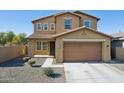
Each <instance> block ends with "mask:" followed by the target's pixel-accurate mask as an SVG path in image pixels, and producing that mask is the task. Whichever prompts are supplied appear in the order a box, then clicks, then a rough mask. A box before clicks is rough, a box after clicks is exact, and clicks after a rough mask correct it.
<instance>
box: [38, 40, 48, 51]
mask: <svg viewBox="0 0 124 93" xmlns="http://www.w3.org/2000/svg"><path fill="white" fill-rule="evenodd" d="M38 42H40V43H41V45H40V50H41V51H43V50H44V48H43V47H44V45H43V43H47V49H46V50H48V47H49V45H48V42H42V41H37V42H36V50H38ZM40 50H38V51H40Z"/></svg>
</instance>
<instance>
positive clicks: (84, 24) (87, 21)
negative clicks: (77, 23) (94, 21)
mask: <svg viewBox="0 0 124 93" xmlns="http://www.w3.org/2000/svg"><path fill="white" fill-rule="evenodd" d="M83 26H84V27H91V21H90V20H83Z"/></svg>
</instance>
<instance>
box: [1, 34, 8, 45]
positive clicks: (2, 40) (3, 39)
mask: <svg viewBox="0 0 124 93" xmlns="http://www.w3.org/2000/svg"><path fill="white" fill-rule="evenodd" d="M6 42H7V39H6V33H4V32H0V44H1V45H3V46H4V45H5V44H6Z"/></svg>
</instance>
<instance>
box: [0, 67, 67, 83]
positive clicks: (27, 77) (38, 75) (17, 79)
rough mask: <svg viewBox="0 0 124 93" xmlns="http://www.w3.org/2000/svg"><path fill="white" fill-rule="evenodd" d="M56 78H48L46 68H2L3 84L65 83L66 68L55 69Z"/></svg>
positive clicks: (0, 70)
mask: <svg viewBox="0 0 124 93" xmlns="http://www.w3.org/2000/svg"><path fill="white" fill-rule="evenodd" d="M53 70H54V72H55V75H56V76H55V77H53V78H51V77H47V76H46V75H45V74H44V68H41V67H40V68H32V67H12V68H10V67H8V68H0V82H1V83H64V82H66V81H65V73H64V68H53Z"/></svg>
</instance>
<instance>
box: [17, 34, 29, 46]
mask: <svg viewBox="0 0 124 93" xmlns="http://www.w3.org/2000/svg"><path fill="white" fill-rule="evenodd" d="M18 37H19V38H20V42H19V43H21V44H26V42H27V40H26V34H25V33H20V34H19V35H18Z"/></svg>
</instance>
